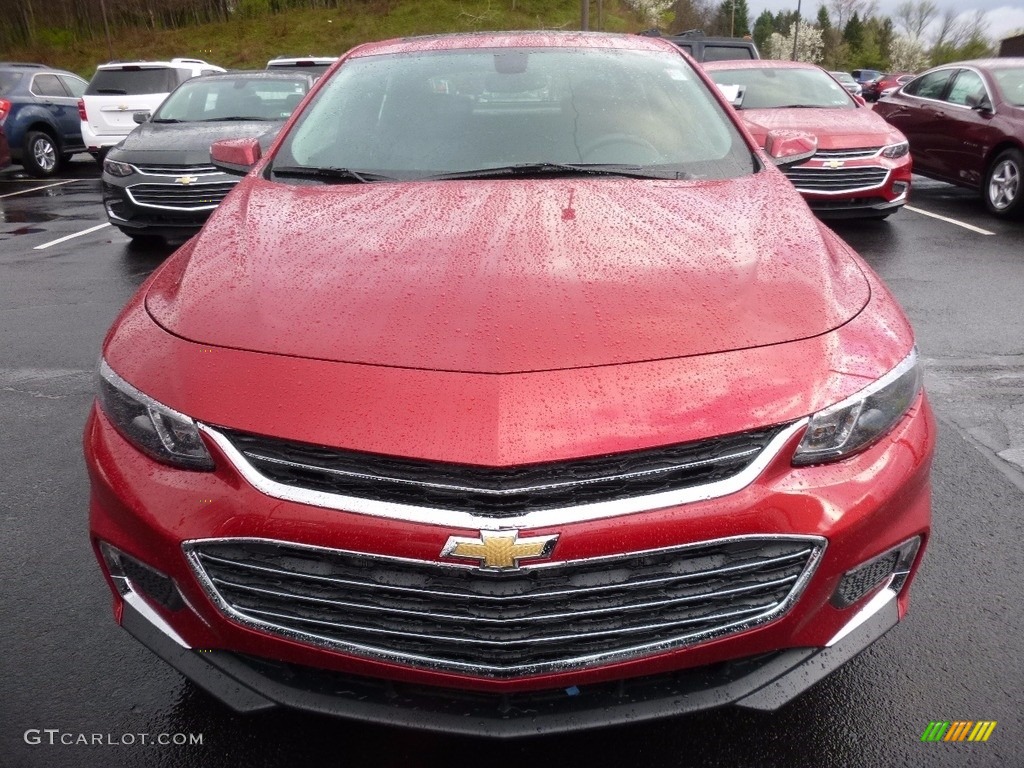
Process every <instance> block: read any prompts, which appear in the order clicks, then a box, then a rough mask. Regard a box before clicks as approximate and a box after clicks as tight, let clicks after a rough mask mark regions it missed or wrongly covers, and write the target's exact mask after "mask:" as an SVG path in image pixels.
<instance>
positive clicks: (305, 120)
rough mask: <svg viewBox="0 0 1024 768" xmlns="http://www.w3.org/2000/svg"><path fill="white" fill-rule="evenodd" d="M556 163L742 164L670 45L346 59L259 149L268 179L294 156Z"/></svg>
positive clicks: (707, 174)
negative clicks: (654, 49) (272, 142)
mask: <svg viewBox="0 0 1024 768" xmlns="http://www.w3.org/2000/svg"><path fill="white" fill-rule="evenodd" d="M569 165H574V166H580V165H585V166H595V167H596V166H600V167H604V168H607V167H609V166H622V167H623V168H628V169H631V170H632V171H634V172H635V171H637V170H642V171H644V172H647V171H649V172H650V175H656V176H659V177H668V178H681V177H695V178H730V177H734V176H738V175H741V174H748V173H751V172H752V171H753V170H754V168H755V165H754V159H753V157H752V154H751V151H750V149H749V147H748V146H747V145H746V143H745V142H744V140H743V138H742V137H741V135H740V134H739V132H738V131H737V130H736V128H735V127H734V125H733V124H732V122H731V121H730V120H729V119H728V117H727V116H726V114H725V112H724V109H723V108H722V107H721V106H720V105H719V103H718V102H717V101H715V100H714V98H713V97H712V96H711V94H710V93H709V92H708V90H707V88H706V87H705V86H704V84H703V83H702V82H701V81H700V80H699V79H698V78H697V76H696V75H695V73H694V71H693V70H692V69H691V67H690V66H689V65H688V64H687V63H686V62H685V60H684V59H683V58H682V57H681V56H678V55H674V54H671V53H664V54H662V53H650V52H638V51H620V50H609V49H600V50H594V49H587V50H578V49H569V48H550V49H532V48H531V49H510V48H503V49H498V50H494V49H466V50H458V51H439V52H429V53H416V54H398V55H377V56H366V57H361V58H355V59H352V60H350V61H348V62H346V63H345V64H344V65H343V66H342V67H341V69H339V70H338V71H336V72H335V74H334V75H333V76H332V77H331V79H330V80H329V81H328V82H327V83H326V84H325V85H324V86H323V88H321V90H320V91H319V93H318V94H317V98H316V99H315V100H314V101H313V102H312V103H311V104H310V105H309V107H308V108H307V109H306V110H304V112H303V114H302V115H301V116H300V118H299V122H298V123H297V124H296V126H295V127H294V129H293V130H291V131H290V132H289V134H288V136H287V137H286V138H285V140H284V142H283V144H282V146H281V149H280V151H279V152H278V154H277V155H276V157H275V158H274V161H273V168H274V170H275V174H277V173H280V175H279V176H276V178H280V179H282V180H285V178H286V177H289V176H290V177H294V176H295V175H296V171H297V170H300V171H301V170H302V169H306V168H319V169H350V170H357V171H360V172H361V173H360V175H359V178H360V180H376V179H374V178H373V176H379V177H384V178H392V179H394V178H398V179H415V178H424V177H430V176H444V175H446V174H458V173H462V174H465V173H471V172H473V171H479V170H486V169H497V168H506V167H518V168H519V169H520V170H523V166H529V167H531V168H534V169H538V168H539V169H540V171H548V172H551V171H554V172H558V171H563V172H571V171H572V169H570V168H567V167H566V166H569ZM541 166H543V167H541ZM554 166H559V168H555V167H554ZM285 169H288V170H287V173H286V172H285ZM300 175H301V174H300ZM306 176H309V174H306ZM320 178H325V176H323V175H321V176H320ZM288 180H289V181H293V182H295V183H298V182H297V181H296V180H295V179H294V178H289V179H288Z"/></svg>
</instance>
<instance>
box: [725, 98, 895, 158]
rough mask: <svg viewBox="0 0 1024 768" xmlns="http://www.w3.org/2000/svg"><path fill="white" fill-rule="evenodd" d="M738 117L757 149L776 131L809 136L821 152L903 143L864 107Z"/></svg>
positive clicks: (772, 111)
mask: <svg viewBox="0 0 1024 768" xmlns="http://www.w3.org/2000/svg"><path fill="white" fill-rule="evenodd" d="M740 116H741V117H742V118H743V121H744V122H745V123H746V124H747V128H748V129H749V130H750V132H751V133H752V134H753V135H754V138H755V139H757V141H758V143H759V144H760V145H761V146H764V140H765V136H766V135H767V133H768V131H773V130H777V129H780V128H785V129H789V130H794V131H806V132H807V133H813V134H814V135H815V136H817V137H818V146H819V147H821V148H822V149H849V148H854V147H881V146H884V145H886V144H896V143H898V142H901V141H904V138H903V134H902V133H900V132H899V131H897V130H896V129H895V128H893V127H892V126H891V125H889V124H888V123H886V122H885V120H883V119H882V118H881V117H880V116H879V115H876V114H875V113H874V112H873V111H872V110H870V109H866V108H861V109H744V110H742V111H741V112H740Z"/></svg>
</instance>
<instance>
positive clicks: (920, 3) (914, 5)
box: [893, 0, 939, 41]
mask: <svg viewBox="0 0 1024 768" xmlns="http://www.w3.org/2000/svg"><path fill="white" fill-rule="evenodd" d="M938 14H939V8H938V6H937V5H935V3H933V2H932V1H931V0H917V2H915V1H914V0H903V2H902V3H900V4H899V5H898V6H896V13H895V14H893V18H894V20H895V23H896V26H897V27H899V28H900V29H902V30H903V31H904V32H906V33H907V37H908V38H909V39H910V40H913V41H918V40H920V39H921V37H922V36H923V35H924V31H925V30H926V29H927V28H928V26H929V25H930V24H931V23H932V21H934V20H935V17H936V16H938Z"/></svg>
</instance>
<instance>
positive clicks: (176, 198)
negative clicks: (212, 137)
mask: <svg viewBox="0 0 1024 768" xmlns="http://www.w3.org/2000/svg"><path fill="white" fill-rule="evenodd" d="M237 183H238V182H237V181H227V182H216V183H213V184H203V183H196V184H188V185H185V184H134V185H132V186H130V187H128V188H127V189H126V190H125V191H126V192H127V193H128V196H129V197H131V199H132V201H133V202H134V203H135V204H136V205H142V206H147V207H152V208H175V209H178V210H182V211H200V210H206V209H212V208H216V207H217V205H218V204H219V203H220V201H221V200H223V199H224V198H225V197H227V194H228V192H230V191H231V190H232V189H234V187H235V184H237Z"/></svg>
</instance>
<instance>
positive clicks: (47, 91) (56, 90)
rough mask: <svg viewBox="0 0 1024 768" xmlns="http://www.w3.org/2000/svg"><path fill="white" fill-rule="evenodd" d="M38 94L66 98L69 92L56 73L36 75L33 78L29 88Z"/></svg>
mask: <svg viewBox="0 0 1024 768" xmlns="http://www.w3.org/2000/svg"><path fill="white" fill-rule="evenodd" d="M29 90H30V91H32V93H33V94H35V95H36V96H49V97H59V98H62V99H66V98H67V97H68V95H69V94H68V92H67V91H66V90H64V86H63V85H61V84H60V80H58V79H57V76H56V75H36V76H35V77H33V78H32V85H31V86H30V88H29Z"/></svg>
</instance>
